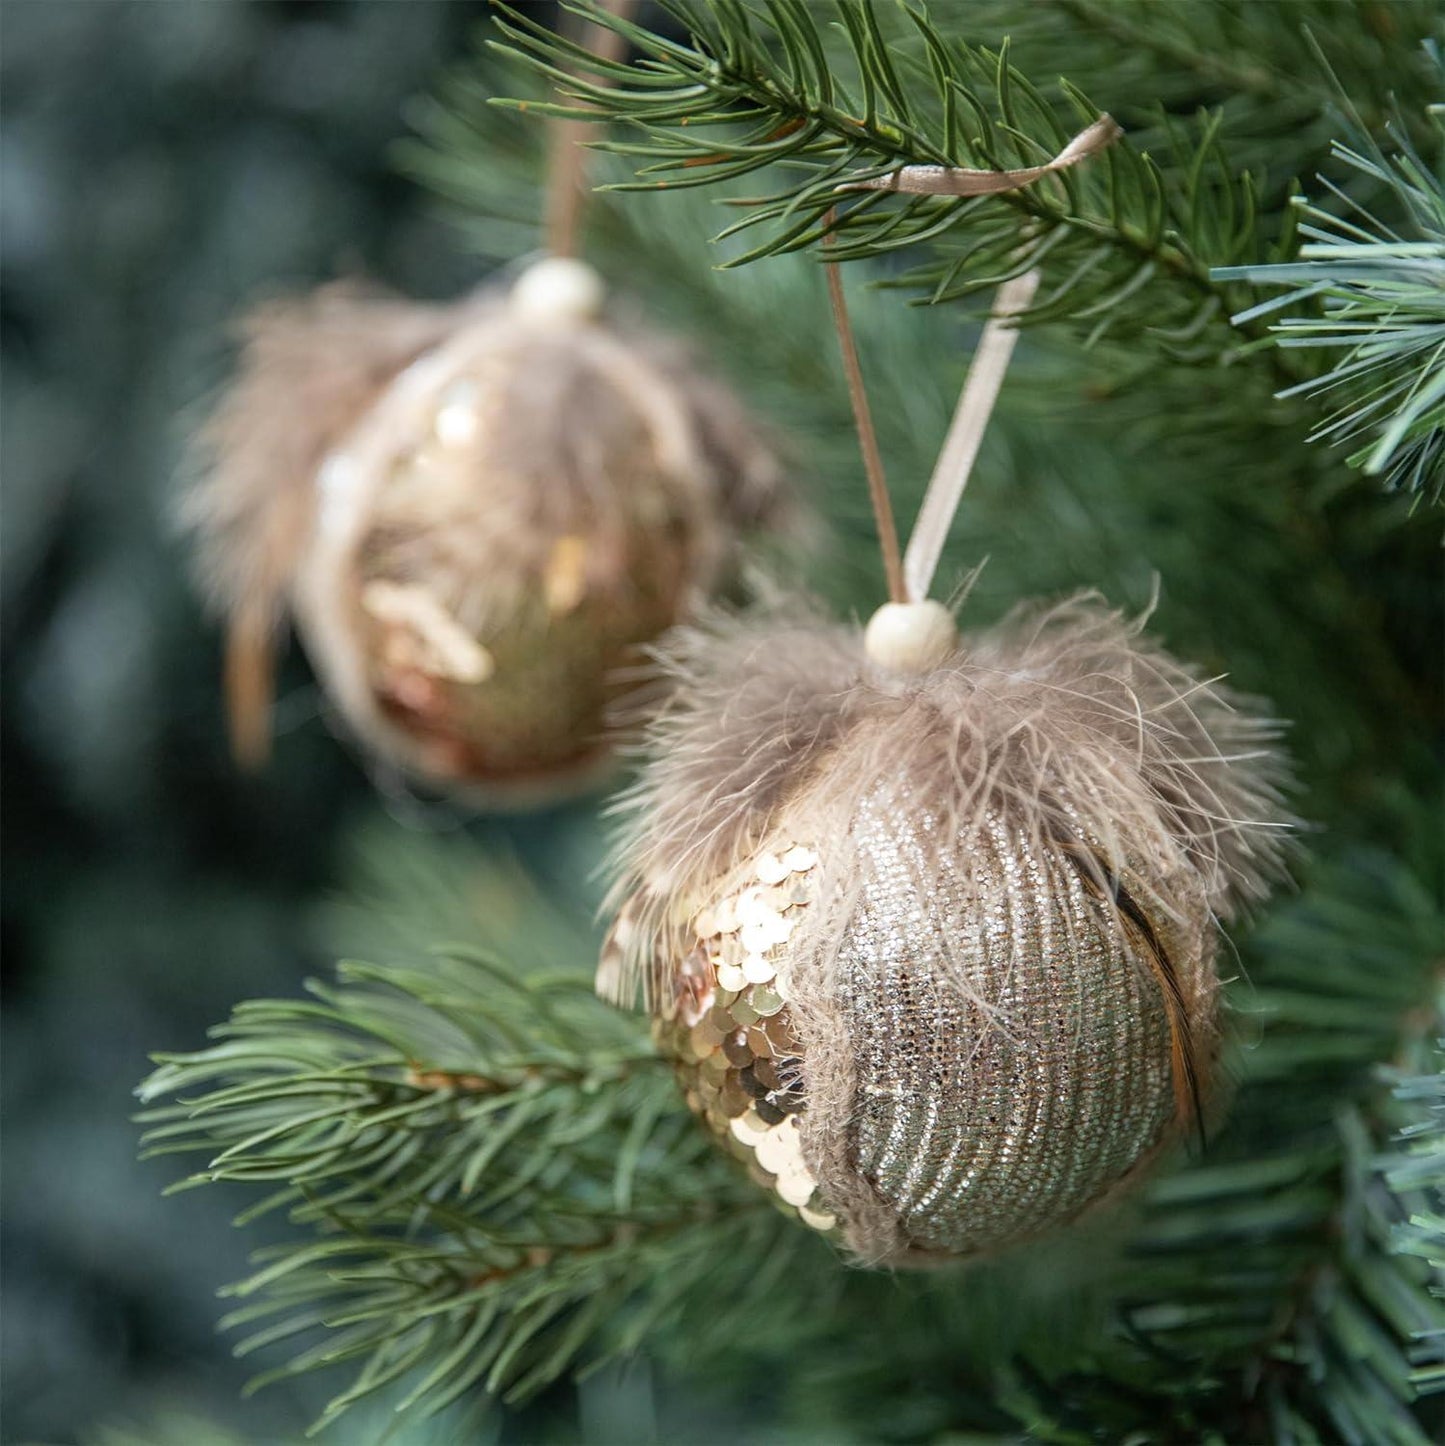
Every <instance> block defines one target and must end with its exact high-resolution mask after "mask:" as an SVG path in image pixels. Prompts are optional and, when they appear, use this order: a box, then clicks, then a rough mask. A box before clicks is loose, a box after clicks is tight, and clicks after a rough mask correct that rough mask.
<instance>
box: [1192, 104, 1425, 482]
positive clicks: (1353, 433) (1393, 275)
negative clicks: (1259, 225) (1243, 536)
mask: <svg viewBox="0 0 1445 1446" xmlns="http://www.w3.org/2000/svg"><path fill="white" fill-rule="evenodd" d="M1434 114H1435V118H1436V120H1437V122H1439V121H1441V120H1445V107H1436V108H1435V112H1434ZM1396 139H1397V144H1398V150H1397V152H1396V154H1395V155H1394V156H1393V157H1390V158H1387V157H1386V156H1385V155H1384V154H1383V153H1382V152H1381V151H1380V150H1379V148H1378V147H1376V146H1375V145H1374V144H1373V143H1372V142H1370V141H1369V139H1368V137H1367V136H1364V135H1361V136H1360V137H1359V145H1360V146H1361V147H1362V149H1356V148H1355V147H1354V146H1347V145H1336V146H1335V147H1334V150H1333V158H1334V159H1335V160H1336V161H1337V162H1338V163H1340V165H1341V166H1342V167H1344V168H1345V170H1346V174H1347V175H1348V174H1350V173H1353V176H1354V177H1355V178H1356V179H1363V180H1364V181H1365V182H1367V183H1369V184H1372V185H1374V186H1375V187H1377V188H1378V189H1380V190H1381V191H1383V192H1384V194H1385V195H1386V196H1388V197H1389V199H1390V200H1391V202H1392V203H1393V208H1394V211H1395V220H1394V224H1391V223H1389V222H1387V221H1386V220H1385V219H1383V218H1382V217H1381V216H1380V215H1379V214H1378V210H1379V206H1378V205H1376V206H1375V207H1374V208H1367V207H1366V206H1364V205H1363V204H1361V203H1360V202H1358V201H1355V200H1353V199H1352V198H1351V196H1350V195H1349V193H1348V191H1347V190H1346V188H1345V187H1344V186H1342V185H1341V184H1339V183H1337V182H1334V181H1329V180H1324V179H1323V178H1321V179H1322V185H1323V186H1324V188H1325V189H1326V191H1327V192H1328V193H1329V200H1330V204H1331V205H1332V206H1334V207H1335V208H1336V209H1335V211H1330V210H1326V209H1325V208H1324V207H1323V206H1321V205H1320V204H1318V203H1313V202H1310V201H1308V200H1306V199H1305V198H1304V197H1298V198H1297V199H1296V205H1297V208H1298V211H1299V214H1300V218H1301V219H1300V225H1299V233H1300V235H1301V237H1303V238H1304V240H1303V243H1302V244H1301V246H1300V248H1299V256H1298V259H1297V260H1294V261H1291V262H1287V263H1283V264H1279V265H1272V266H1245V267H1234V268H1226V269H1224V270H1222V271H1221V272H1220V273H1219V274H1220V275H1221V277H1223V278H1224V279H1226V280H1233V279H1239V280H1243V281H1248V282H1250V283H1251V284H1253V285H1255V286H1265V287H1284V288H1287V289H1286V291H1285V293H1284V295H1282V296H1277V297H1274V298H1272V299H1271V300H1269V301H1266V302H1262V303H1259V304H1258V305H1256V306H1253V307H1250V308H1249V309H1248V310H1246V311H1244V312H1242V313H1240V314H1238V315H1237V316H1236V317H1235V321H1236V322H1253V321H1255V320H1256V319H1258V318H1260V317H1263V316H1268V315H1272V314H1276V313H1279V312H1282V311H1294V312H1296V313H1297V314H1294V315H1286V316H1284V317H1283V318H1282V319H1281V320H1279V321H1277V322H1275V323H1274V324H1273V326H1272V327H1271V331H1272V333H1273V336H1274V338H1275V341H1276V344H1277V345H1278V346H1279V347H1281V348H1286V349H1290V350H1294V351H1305V352H1308V353H1310V354H1315V355H1319V354H1326V355H1332V356H1333V357H1334V358H1335V360H1334V362H1333V365H1331V366H1329V367H1328V368H1327V369H1326V370H1322V371H1320V372H1318V374H1317V375H1314V376H1311V377H1309V378H1307V379H1306V380H1304V381H1302V382H1298V383H1296V384H1295V385H1294V386H1292V387H1290V388H1287V389H1286V390H1285V391H1283V392H1281V393H1280V395H1281V396H1284V397H1292V396H1306V397H1311V398H1314V399H1316V400H1317V401H1319V402H1320V403H1321V404H1322V405H1323V406H1325V407H1326V409H1327V410H1326V414H1325V417H1324V420H1323V421H1321V422H1320V423H1319V425H1318V426H1317V427H1316V428H1315V430H1314V432H1313V434H1312V436H1311V440H1314V441H1324V442H1327V443H1329V444H1331V445H1334V446H1338V445H1343V444H1345V443H1349V442H1354V443H1356V444H1357V445H1356V447H1355V450H1354V451H1353V452H1352V453H1351V454H1350V456H1349V462H1350V465H1351V466H1353V467H1358V468H1359V469H1361V470H1362V471H1363V472H1365V473H1366V474H1368V475H1370V476H1378V477H1382V478H1383V479H1384V481H1385V485H1386V486H1387V487H1389V488H1391V489H1392V490H1397V491H1403V492H1407V493H1413V494H1416V495H1417V496H1428V497H1430V498H1432V499H1433V500H1435V501H1439V500H1440V498H1441V497H1442V495H1445V172H1440V171H1432V170H1431V169H1430V167H1429V166H1428V165H1427V164H1426V163H1425V162H1424V161H1423V160H1422V159H1421V158H1420V156H1419V155H1418V154H1416V152H1415V151H1414V150H1413V149H1412V148H1411V147H1410V145H1409V144H1408V142H1406V141H1405V140H1403V138H1399V137H1397V138H1396ZM1336 212H1338V213H1340V214H1337V213H1336Z"/></svg>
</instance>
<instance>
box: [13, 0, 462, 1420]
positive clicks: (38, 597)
mask: <svg viewBox="0 0 1445 1446" xmlns="http://www.w3.org/2000/svg"><path fill="white" fill-rule="evenodd" d="M484 9H485V6H484V5H483V4H481V3H476V4H472V3H455V0H454V3H433V0H405V3H402V0H397V3H359V4H351V3H345V0H334V3H320V4H307V3H294V0H293V3H262V0H135V3H127V0H6V3H5V4H4V5H3V7H0V55H3V60H0V86H3V117H4V120H3V139H0V148H3V149H0V155H3V227H4V229H3V315H4V334H3V345H4V365H3V387H4V393H3V404H4V426H3V448H4V452H3V478H4V518H3V588H4V592H3V648H4V652H3V667H4V689H3V706H4V724H3V726H4V750H3V767H4V783H3V787H4V813H3V827H4V969H5V1011H4V1026H3V1028H4V1034H3V1041H4V1144H5V1162H4V1163H5V1169H4V1210H3V1216H4V1241H3V1250H4V1312H5V1315H4V1332H3V1361H0V1376H3V1389H4V1407H3V1426H0V1430H3V1435H4V1438H5V1439H6V1440H7V1441H28V1440H44V1441H54V1442H68V1441H74V1440H77V1439H85V1438H86V1437H87V1436H88V1433H89V1432H90V1431H91V1429H92V1428H93V1427H94V1426H95V1425H96V1423H98V1422H102V1421H119V1420H123V1419H130V1420H133V1421H145V1420H149V1419H152V1418H153V1416H154V1413H155V1412H156V1410H157V1409H159V1403H161V1402H183V1403H187V1404H188V1405H189V1406H190V1407H191V1408H192V1409H194V1410H196V1411H199V1412H201V1413H203V1414H204V1415H206V1416H208V1417H210V1418H212V1419H217V1420H231V1421H235V1422H245V1423H246V1429H245V1438H246V1439H247V1440H251V1441H260V1440H265V1439H268V1437H274V1436H276V1435H277V1434H279V1432H280V1431H281V1430H282V1428H283V1425H284V1426H286V1427H294V1426H296V1425H297V1424H299V1423H301V1422H304V1419H305V1415H304V1410H303V1407H302V1405H301V1404H300V1403H298V1402H297V1401H295V1400H293V1399H292V1398H290V1397H288V1395H287V1394H286V1392H285V1391H281V1392H277V1393H264V1394H263V1395H262V1397H261V1398H260V1399H259V1400H256V1401H254V1402H250V1403H242V1402H241V1401H240V1400H239V1399H238V1394H237V1393H238V1389H239V1387H240V1385H241V1383H242V1382H243V1381H244V1379H245V1378H246V1376H247V1375H248V1374H249V1371H248V1369H247V1367H246V1365H245V1363H243V1362H233V1361H232V1360H231V1359H230V1355H229V1343H228V1342H226V1341H224V1340H222V1339H219V1338H218V1337H217V1336H216V1334H215V1330H214V1322H215V1319H216V1315H217V1305H216V1302H215V1300H214V1297H213V1294H212V1292H213V1291H214V1289H215V1287H216V1286H217V1285H219V1284H220V1283H221V1282H222V1281H224V1280H226V1279H229V1278H233V1277H234V1276H235V1275H236V1274H237V1273H238V1272H239V1271H240V1269H241V1268H242V1266H243V1263H244V1259H245V1251H246V1249H247V1245H248V1242H247V1241H245V1240H243V1239H242V1238H240V1237H239V1236H238V1235H237V1233H236V1232H234V1231H233V1230H231V1229H230V1227H229V1224H228V1220H229V1214H230V1212H231V1211H232V1210H234V1209H235V1208H237V1207H238V1205H239V1203H240V1202H239V1201H238V1200H236V1199H235V1198H233V1197H232V1198H228V1197H227V1196H226V1193H225V1192H223V1191H216V1192H212V1191H207V1192H203V1193H199V1194H191V1195H186V1196H184V1197H182V1198H180V1199H178V1200H175V1201H173V1202H171V1203H169V1204H165V1203H163V1202H162V1201H161V1200H160V1198H159V1193H160V1191H161V1189H162V1188H163V1187H164V1186H165V1185H166V1184H168V1183H169V1182H170V1180H171V1179H173V1178H174V1176H175V1173H176V1171H175V1168H174V1166H173V1164H171V1163H169V1162H166V1161H156V1162H151V1163H148V1164H144V1165H138V1164H137V1163H136V1161H135V1153H136V1138H137V1132H136V1130H135V1128H134V1127H133V1126H132V1125H131V1124H130V1123H129V1121H128V1116H129V1114H130V1112H131V1110H132V1109H133V1107H134V1101H133V1099H132V1097H131V1091H132V1089H133V1088H134V1086H135V1084H136V1082H137V1081H138V1080H139V1079H140V1077H141V1076H142V1074H144V1072H145V1070H146V1067H147V1066H146V1055H147V1052H148V1051H149V1050H152V1049H158V1048H183V1047H192V1046H194V1045H196V1044H198V1043H199V1042H200V1040H201V1037H202V1032H203V1030H204V1029H205V1027H206V1026H208V1025H210V1024H212V1023H214V1022H215V1021H216V1020H217V1019H220V1018H222V1017H224V1015H225V1013H226V1011H227V1009H228V1008H229V1007H230V1005H231V1004H233V1003H234V1002H235V1001H236V1000H237V999H239V998H242V997H245V996H248V995H252V994H258V993H266V992H273V991H274V992H285V993H294V992H295V990H296V988H297V986H298V983H299V980H300V979H301V977H302V976H303V975H304V974H305V973H306V972H307V971H309V970H311V969H313V968H315V967H316V966H317V965H318V964H319V963H320V962H321V956H320V951H319V949H318V948H317V947H315V946H314V945H313V944H312V943H311V942H310V935H309V929H310V923H309V920H310V914H309V912H308V909H307V908H306V907H304V905H305V904H306V903H307V901H310V900H313V899H315V898H316V897H317V896H318V895H320V894H322V893H324V892H325V890H326V889H327V888H328V886H329V885H330V882H331V881H332V880H333V879H334V877H335V876H336V874H337V847H338V846H337V840H338V837H339V834H340V832H341V831H342V830H343V829H345V828H346V827H347V826H348V825H349V823H351V822H353V821H354V820H355V819H356V817H357V816H358V815H360V814H365V813H367V812H369V811H373V810H375V809H377V807H378V804H377V803H376V802H375V800H374V798H373V795H372V794H371V792H370V790H369V788H368V784H367V780H366V778H365V776H364V774H363V772H362V770H361V768H360V767H359V766H358V765H357V763H356V762H355V761H354V760H353V758H352V757H351V756H350V755H349V754H348V753H347V751H346V750H345V749H343V748H341V747H339V746H337V744H336V743H335V741H334V740H333V739H332V737H331V736H330V734H329V733H328V730H327V729H326V727H325V726H324V725H323V724H321V723H319V722H318V721H317V720H316V716H315V715H316V713H317V700H316V698H315V694H314V691H313V689H312V687H311V684H310V682H309V680H308V675H307V673H306V671H305V668H304V665H303V664H302V663H301V661H300V660H299V659H298V658H296V657H295V656H294V655H293V656H292V657H291V658H290V659H289V660H288V664H287V672H286V675H285V678H284V679H283V684H282V689H281V705H280V707H281V711H280V716H279V720H278V721H279V726H280V728H281V730H282V732H283V741H282V746H281V747H280V748H279V750H278V757H277V761H276V766H275V767H273V768H272V769H271V771H270V772H268V773H267V774H266V775H265V777H263V778H260V779H257V780H247V779H243V778H241V777H239V776H238V775H237V774H236V772H235V771H234V769H233V768H232V767H231V765H230V762H229V760H228V758H227V756H226V751H225V732H224V727H223V724H222V719H221V714H220V709H219V699H218V694H217V669H218V657H219V647H218V633H217V631H216V629H215V628H214V627H213V626H212V625H211V624H210V623H209V622H208V621H207V620H205V619H204V618H203V617H202V616H201V614H200V610H199V608H198V607H197V605H196V603H195V600H194V596H193V594H192V593H191V591H190V589H189V587H188V582H187V578H186V559H185V556H184V550H183V547H182V545H181V543H180V541H179V540H178V539H177V537H176V536H175V533H174V528H173V526H172V525H171V522H170V517H169V513H170V508H171V501H172V498H173V495H174V486H175V472H176V467H177V460H178V456H179V453H180V449H181V446H182V443H183V440H184V435H185V430H186V425H185V424H186V416H187V414H188V413H189V412H192V411H193V410H194V408H195V406H196V405H197V404H198V403H201V402H203V401H204V399H205V398H206V396H207V394H208V393H209V391H210V390H211V388H212V387H214V386H215V385H216V384H217V383H218V382H219V380H220V379H221V377H222V376H223V375H224V371H225V365H226V348H225V345H224V331H223V329H224V326H225V324H226V322H227V320H228V318H230V317H231V315H232V314H233V313H234V312H235V311H236V310H237V308H238V307H239V306H241V305H242V304H244V303H245V302H246V301H248V300H249V299H251V298H253V297H254V296H256V295H257V294H258V293H259V294H264V293H269V292H272V291H275V290H281V289H286V288H291V287H297V286H304V285H307V284H310V283H311V282H313V281H315V280H317V279H319V278H322V277H326V276H330V275H333V274H335V273H336V271H337V270H338V269H352V268H357V269H364V270H366V271H367V272H368V273H370V274H372V275H375V276H378V277H380V278H382V279H383V280H385V281H387V282H390V283H391V284H393V285H395V286H397V287H399V288H402V289H404V290H407V291H409V292H412V293H413V294H416V295H421V296H443V295H450V294H453V293H455V292H456V291H458V290H459V289H461V288H463V287H464V286H466V285H468V284H469V283H470V282H472V281H473V280H475V278H476V274H477V268H476V265H475V263H473V262H470V261H468V260H467V259H466V257H465V256H464V255H463V254H462V252H461V250H460V249H459V248H458V247H457V246H456V244H455V239H454V237H453V236H452V235H451V234H450V233H449V232H448V230H447V228H446V226H445V225H444V224H443V223H442V222H441V221H439V220H437V219H436V218H435V217H434V216H433V215H431V214H429V204H428V199H427V197H426V196H425V195H424V194H423V193H421V192H419V191H418V190H417V189H416V188H415V187H413V186H411V185H410V184H408V183H407V182H405V181H404V180H402V179H400V178H399V177H398V176H397V174H396V173H395V172H394V170H392V169H391V168H390V166H389V163H388V159H387V148H388V145H389V144H390V143H391V142H392V140H393V139H394V138H395V137H397V136H398V135H400V134H401V133H402V132H403V130H404V127H405V121H404V119H403V116H402V110H403V107H404V105H405V103H406V101H407V100H408V98H409V97H411V96H413V95H414V94H416V93H418V92H420V91H423V90H425V89H426V88H427V87H428V86H430V85H431V83H432V82H433V81H434V79H435V76H436V73H437V71H438V69H439V67H441V66H442V65H443V64H445V63H446V62H447V61H448V60H449V59H450V58H452V57H453V56H455V55H456V54H458V53H460V51H461V50H462V49H463V48H464V43H465V41H466V38H467V36H468V34H469V33H470V31H471V30H472V28H473V26H474V24H475V22H476V20H477V18H478V16H479V15H480V14H481V13H482V12H483V11H484ZM251 1243H254V1241H253V1242H251ZM309 1399H311V1398H308V1400H309ZM142 1438H144V1432H142Z"/></svg>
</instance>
